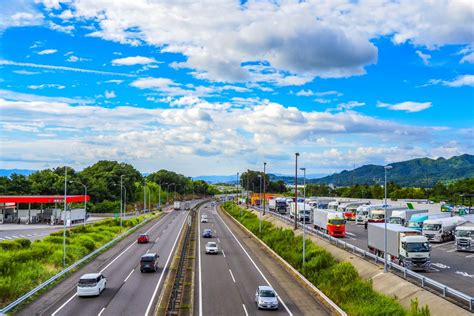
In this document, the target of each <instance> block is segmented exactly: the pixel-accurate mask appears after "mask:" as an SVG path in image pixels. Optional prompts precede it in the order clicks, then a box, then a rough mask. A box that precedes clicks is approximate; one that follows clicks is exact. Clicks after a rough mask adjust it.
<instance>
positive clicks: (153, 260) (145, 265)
mask: <svg viewBox="0 0 474 316" xmlns="http://www.w3.org/2000/svg"><path fill="white" fill-rule="evenodd" d="M159 257H160V256H158V255H157V254H156V253H147V254H146V255H143V256H142V257H141V258H140V272H147V271H153V272H156V271H158V258H159Z"/></svg>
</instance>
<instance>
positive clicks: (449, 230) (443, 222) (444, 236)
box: [422, 216, 466, 242]
mask: <svg viewBox="0 0 474 316" xmlns="http://www.w3.org/2000/svg"><path fill="white" fill-rule="evenodd" d="M465 222H466V220H465V219H463V218H462V217H461V216H453V217H445V218H435V219H427V220H426V221H424V222H423V229H422V233H423V236H426V238H428V240H429V241H435V242H444V241H447V240H454V235H455V229H456V227H457V226H458V225H460V224H463V223H465Z"/></svg>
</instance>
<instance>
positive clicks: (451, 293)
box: [255, 208, 474, 311]
mask: <svg viewBox="0 0 474 316" xmlns="http://www.w3.org/2000/svg"><path fill="white" fill-rule="evenodd" d="M255 210H256V211H260V210H259V209H258V208H255ZM266 212H267V213H268V214H271V215H272V216H274V217H277V218H279V219H281V220H283V221H285V222H287V223H289V224H293V223H294V219H291V218H289V217H287V216H284V215H282V214H279V213H276V212H273V211H270V210H266ZM297 223H298V227H299V228H302V227H303V223H301V222H299V221H298V222H297ZM306 231H307V232H309V233H310V234H313V235H318V236H320V237H322V238H323V239H327V240H328V241H329V243H334V245H336V246H337V247H340V248H343V249H345V250H347V251H352V253H354V254H356V255H359V256H361V257H363V258H365V259H367V260H371V261H373V262H374V263H382V264H383V263H384V258H382V257H379V256H376V255H375V254H373V253H371V252H369V251H366V250H364V249H361V248H359V247H357V246H354V245H352V244H350V243H347V242H345V241H343V240H341V239H338V238H335V237H332V236H329V235H328V234H325V233H324V232H322V231H320V230H317V229H315V228H313V227H310V226H306ZM388 268H389V269H392V270H395V271H397V272H399V273H400V274H401V275H403V277H404V278H405V279H408V278H410V279H412V280H415V281H417V282H419V283H420V285H421V287H422V288H425V287H429V288H430V289H432V290H435V291H436V293H438V294H440V295H441V296H442V297H445V298H446V297H452V298H455V299H456V301H458V302H460V303H463V305H464V306H466V307H467V308H468V309H469V311H473V310H474V297H472V296H469V295H467V294H465V293H463V292H460V291H458V290H455V289H453V288H451V287H449V286H446V285H444V284H442V283H440V282H438V281H435V280H433V279H430V278H428V277H425V276H423V275H421V274H419V273H416V272H414V271H412V270H410V269H407V268H405V267H402V266H400V265H398V264H396V263H393V262H391V261H388ZM466 303H467V304H466Z"/></svg>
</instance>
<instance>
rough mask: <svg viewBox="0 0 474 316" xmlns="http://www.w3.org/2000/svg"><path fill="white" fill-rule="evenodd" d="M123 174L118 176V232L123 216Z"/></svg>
mask: <svg viewBox="0 0 474 316" xmlns="http://www.w3.org/2000/svg"><path fill="white" fill-rule="evenodd" d="M123 176H124V175H123V174H122V175H121V176H120V232H122V217H123V204H122V203H123V180H122V178H123Z"/></svg>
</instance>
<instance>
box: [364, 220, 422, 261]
mask: <svg viewBox="0 0 474 316" xmlns="http://www.w3.org/2000/svg"><path fill="white" fill-rule="evenodd" d="M367 229H368V239H367V243H368V246H369V249H370V251H371V252H373V253H374V254H376V255H379V256H382V257H383V256H384V249H385V247H384V240H385V238H384V236H385V231H384V230H385V224H381V223H370V224H368V227H367ZM430 252H431V246H430V243H429V241H428V239H427V238H426V237H425V236H422V235H420V232H419V231H417V230H415V229H411V228H408V227H403V226H400V225H395V224H388V223H387V255H388V256H389V257H388V259H389V260H391V261H393V262H395V263H398V264H399V265H401V266H404V267H406V268H408V269H411V270H427V269H429V267H430V265H431V260H430Z"/></svg>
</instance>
